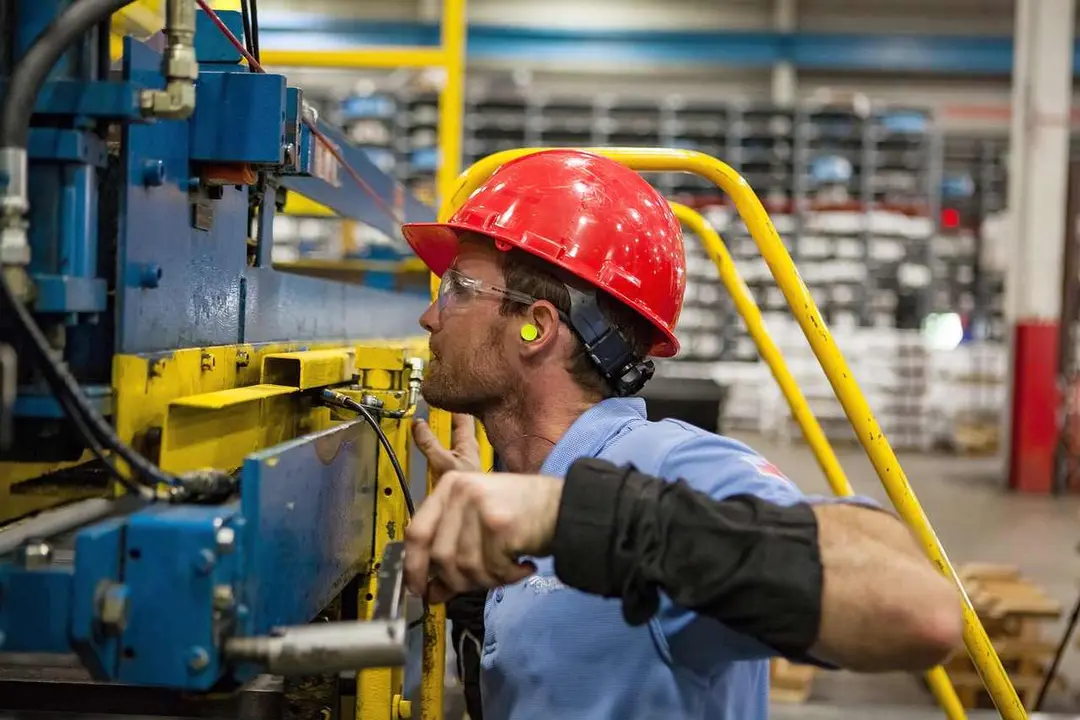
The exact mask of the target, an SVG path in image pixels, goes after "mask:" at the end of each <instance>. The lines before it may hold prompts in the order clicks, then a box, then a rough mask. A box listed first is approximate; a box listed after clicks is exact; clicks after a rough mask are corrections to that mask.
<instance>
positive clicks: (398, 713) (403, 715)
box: [392, 695, 412, 720]
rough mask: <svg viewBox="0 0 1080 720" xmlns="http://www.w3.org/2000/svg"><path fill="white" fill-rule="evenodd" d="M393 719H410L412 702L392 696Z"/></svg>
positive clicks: (398, 696)
mask: <svg viewBox="0 0 1080 720" xmlns="http://www.w3.org/2000/svg"><path fill="white" fill-rule="evenodd" d="M392 704H393V707H394V718H395V719H398V718H400V720H409V718H411V717H412V702H411V701H409V700H406V699H404V698H403V697H401V696H400V695H395V696H394V701H393V703H392Z"/></svg>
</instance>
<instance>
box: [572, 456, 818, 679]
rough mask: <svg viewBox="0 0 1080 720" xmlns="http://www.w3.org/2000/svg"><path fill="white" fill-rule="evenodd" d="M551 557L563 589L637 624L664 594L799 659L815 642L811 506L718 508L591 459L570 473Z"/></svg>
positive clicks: (676, 487)
mask: <svg viewBox="0 0 1080 720" xmlns="http://www.w3.org/2000/svg"><path fill="white" fill-rule="evenodd" d="M552 554H553V555H554V558H555V572H556V574H557V575H558V576H559V578H560V579H561V580H562V581H563V582H564V583H566V584H567V585H570V586H571V587H575V588H577V589H579V590H583V591H585V592H589V593H593V594H596V595H601V596H604V597H613V598H621V599H622V601H623V614H624V616H625V617H626V620H627V622H629V623H631V624H641V623H644V622H646V621H648V619H649V618H650V617H652V616H653V614H655V613H656V611H657V609H658V607H659V591H660V590H663V591H664V592H665V593H666V594H667V595H668V596H669V597H670V598H671V599H672V601H674V602H675V604H677V605H679V606H681V607H684V608H687V609H689V610H694V611H696V612H698V613H700V614H701V615H704V616H708V617H711V618H713V619H715V620H718V621H720V622H722V623H724V624H725V625H726V626H728V627H730V628H732V629H733V630H736V631H738V632H741V633H743V634H745V635H748V636H750V637H753V638H755V639H757V640H759V641H760V642H762V643H764V644H765V645H767V646H769V647H771V648H773V649H774V650H776V651H777V653H779V654H781V655H784V656H787V657H789V658H791V659H793V660H809V658H808V656H807V652H808V650H809V648H810V646H811V645H813V644H814V642H815V641H816V640H817V635H818V627H819V624H820V622H821V590H822V568H821V558H820V553H819V549H818V532H817V520H816V518H815V516H814V513H813V510H812V508H811V507H810V506H809V505H808V504H798V505H794V506H790V507H786V506H781V505H776V504H774V503H770V502H767V501H765V500H762V499H761V498H758V497H754V496H751V495H738V496H734V497H731V498H727V499H725V500H714V499H712V498H710V497H708V496H707V495H704V494H702V493H699V492H696V491H695V490H693V489H691V488H690V486H689V485H687V484H686V483H685V482H683V481H681V480H680V481H678V482H666V481H664V480H662V479H660V478H655V477H651V476H648V475H644V474H642V473H639V472H637V471H636V470H635V469H634V468H633V467H616V466H614V465H612V464H610V463H607V462H604V461H601V460H595V459H591V458H585V459H581V460H578V461H577V462H575V463H574V465H573V466H571V468H570V471H569V472H568V473H567V476H566V483H565V486H564V488H563V495H562V500H561V504H560V508H559V518H558V522H557V525H556V529H555V537H554V541H553V545H552Z"/></svg>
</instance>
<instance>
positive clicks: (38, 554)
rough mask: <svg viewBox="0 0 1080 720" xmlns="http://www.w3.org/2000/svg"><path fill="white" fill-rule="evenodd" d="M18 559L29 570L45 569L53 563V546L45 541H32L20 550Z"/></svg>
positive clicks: (17, 555)
mask: <svg viewBox="0 0 1080 720" xmlns="http://www.w3.org/2000/svg"><path fill="white" fill-rule="evenodd" d="M16 558H17V559H18V561H19V563H20V564H21V565H22V566H23V567H24V568H27V569H32V568H40V567H45V566H46V565H48V564H49V563H51V562H52V545H50V544H49V543H47V542H45V541H44V540H30V541H28V542H27V543H26V544H25V545H23V546H22V547H21V548H19V551H18V552H17V553H16Z"/></svg>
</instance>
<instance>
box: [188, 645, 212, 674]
mask: <svg viewBox="0 0 1080 720" xmlns="http://www.w3.org/2000/svg"><path fill="white" fill-rule="evenodd" d="M209 665H210V653H208V652H206V648H203V647H199V646H198V645H196V646H195V647H193V648H191V649H190V650H188V661H187V666H188V669H189V670H191V671H192V672H202V671H203V670H205V669H206V668H207V667H208V666H209Z"/></svg>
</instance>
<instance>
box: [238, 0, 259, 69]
mask: <svg viewBox="0 0 1080 720" xmlns="http://www.w3.org/2000/svg"><path fill="white" fill-rule="evenodd" d="M248 2H250V0H240V18H241V20H242V22H243V24H244V46H245V47H246V48H247V51H248V52H249V53H251V54H252V55H253V56H254V55H255V40H254V36H253V35H252V30H251V8H250V7H249V6H248ZM248 71H249V72H258V70H256V69H255V68H254V67H253V66H251V65H248Z"/></svg>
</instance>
